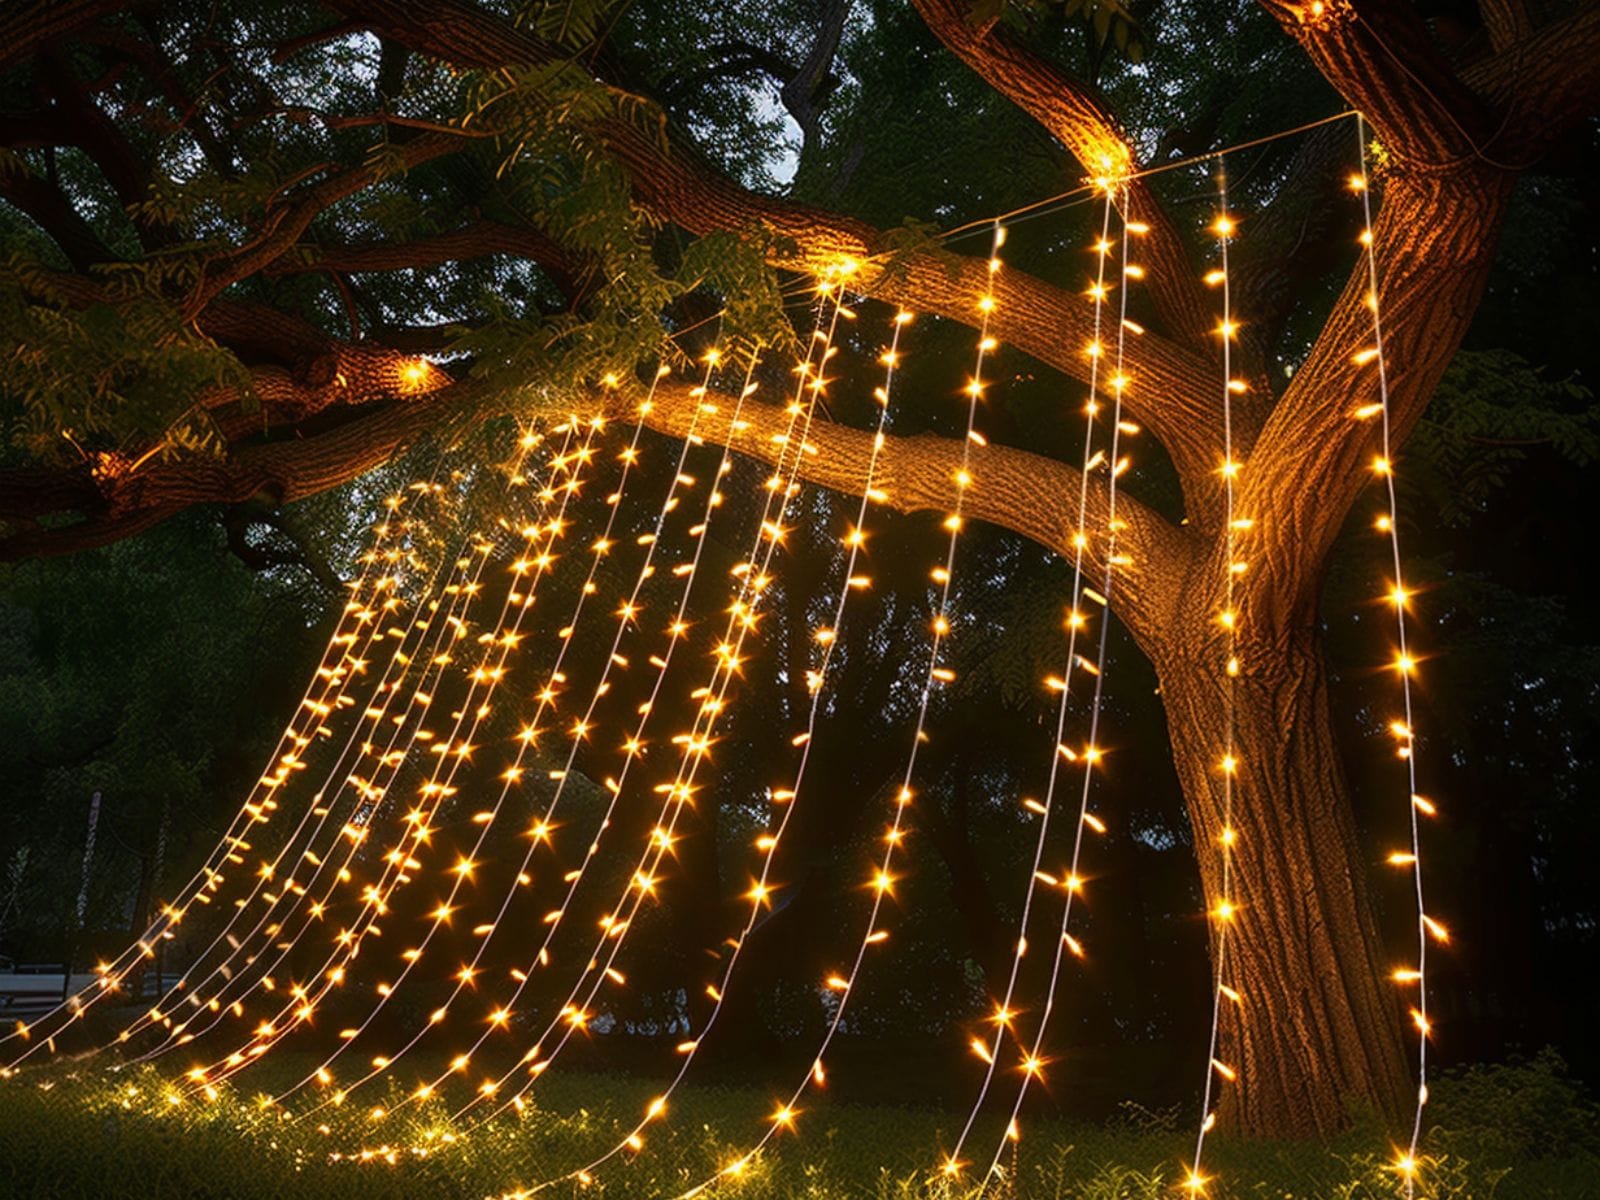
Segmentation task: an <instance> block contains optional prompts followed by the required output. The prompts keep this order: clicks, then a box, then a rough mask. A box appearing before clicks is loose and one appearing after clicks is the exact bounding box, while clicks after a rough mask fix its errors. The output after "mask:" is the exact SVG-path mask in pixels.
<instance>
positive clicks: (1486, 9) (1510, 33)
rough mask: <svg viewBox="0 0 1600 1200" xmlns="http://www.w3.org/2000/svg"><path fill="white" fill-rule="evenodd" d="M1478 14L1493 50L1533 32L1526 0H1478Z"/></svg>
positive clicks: (1502, 47)
mask: <svg viewBox="0 0 1600 1200" xmlns="http://www.w3.org/2000/svg"><path fill="white" fill-rule="evenodd" d="M1478 14H1479V15H1480V16H1481V17H1482V18H1483V27H1484V29H1485V30H1487V31H1488V34H1489V45H1490V46H1492V47H1494V49H1495V50H1497V51H1499V50H1504V49H1505V48H1506V47H1507V46H1513V45H1515V44H1516V43H1517V42H1520V41H1521V40H1522V39H1523V38H1525V37H1527V36H1528V35H1529V34H1530V33H1532V32H1533V14H1532V13H1531V12H1529V11H1528V4H1527V0H1478Z"/></svg>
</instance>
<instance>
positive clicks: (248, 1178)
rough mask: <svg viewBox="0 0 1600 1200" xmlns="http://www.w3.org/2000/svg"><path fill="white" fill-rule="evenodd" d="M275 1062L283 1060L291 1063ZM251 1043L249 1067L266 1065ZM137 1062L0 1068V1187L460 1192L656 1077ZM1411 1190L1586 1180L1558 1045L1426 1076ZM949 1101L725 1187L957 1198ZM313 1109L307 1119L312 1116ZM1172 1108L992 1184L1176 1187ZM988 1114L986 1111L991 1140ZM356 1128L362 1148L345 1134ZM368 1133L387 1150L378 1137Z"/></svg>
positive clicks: (624, 1191)
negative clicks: (358, 1084) (320, 1089)
mask: <svg viewBox="0 0 1600 1200" xmlns="http://www.w3.org/2000/svg"><path fill="white" fill-rule="evenodd" d="M296 1065H300V1064H290V1065H288V1066H285V1067H284V1068H283V1071H284V1076H285V1078H288V1077H290V1075H291V1074H292V1071H293V1067H294V1066H296ZM274 1069H276V1066H275V1064H263V1066H262V1068H261V1075H262V1076H263V1077H264V1078H262V1079H261V1080H259V1081H257V1082H256V1084H255V1086H257V1087H263V1086H269V1085H270V1084H271V1083H273V1082H276V1080H274V1079H272V1078H270V1077H269V1072H270V1071H272V1070H274ZM170 1090H171V1087H170V1084H169V1083H168V1082H167V1081H166V1080H164V1079H163V1078H162V1077H161V1076H159V1075H157V1074H155V1073H154V1072H152V1071H148V1070H145V1071H135V1070H129V1071H124V1072H121V1073H119V1074H114V1075H113V1074H110V1073H107V1072H104V1071H100V1070H94V1071H89V1070H84V1069H82V1068H77V1069H73V1068H66V1069H56V1070H53V1071H51V1072H48V1073H40V1074H33V1075H24V1076H22V1077H20V1078H18V1079H15V1080H12V1081H10V1082H8V1083H5V1084H0V1194H4V1195H13V1196H17V1197H27V1198H29V1200H90V1198H93V1200H212V1198H215V1200H222V1198H224V1197H226V1198H227V1200H286V1198H289V1197H294V1198H297V1200H298V1198H301V1197H305V1198H309V1200H320V1198H322V1197H328V1198H330V1200H346V1198H348V1200H399V1198H401V1197H404V1198H406V1200H417V1198H427V1197H441V1198H443V1197H450V1198H452V1200H456V1198H459V1200H475V1198H477V1197H485V1196H496V1197H498V1196H502V1195H504V1194H506V1193H510V1192H514V1191H515V1190H517V1189H518V1188H525V1187H532V1186H533V1185H537V1184H539V1183H541V1182H542V1181H544V1180H547V1179H550V1178H552V1177H556V1176H560V1175H563V1174H566V1173H568V1172H571V1171H572V1170H574V1169H575V1168H577V1167H579V1166H581V1165H583V1164H584V1163H586V1162H587V1161H588V1160H589V1159H591V1158H593V1157H594V1156H595V1155H596V1154H598V1153H600V1152H602V1151H604V1150H605V1149H606V1148H608V1147H609V1146H610V1145H611V1144H612V1143H614V1142H615V1140H616V1139H617V1137H618V1136H620V1134H621V1133H625V1132H626V1129H625V1127H624V1123H625V1122H626V1121H627V1120H628V1119H629V1118H631V1117H633V1116H634V1115H636V1114H638V1113H639V1112H640V1111H642V1108H643V1105H644V1104H645V1102H646V1101H647V1099H648V1098H649V1096H650V1095H651V1085H650V1084H649V1083H648V1082H647V1081H640V1080H638V1079H631V1078H625V1077H621V1076H615V1075H581V1074H573V1075H568V1076H562V1075H557V1074H555V1073H552V1074H551V1075H550V1076H549V1077H548V1078H547V1079H544V1080H542V1081H541V1083H540V1086H539V1088H538V1089H536V1090H535V1092H534V1093H533V1095H534V1096H535V1097H536V1098H537V1104H536V1105H533V1106H530V1107H529V1108H528V1109H527V1110H526V1111H525V1112H523V1113H522V1114H521V1115H518V1116H513V1117H509V1118H504V1119H501V1120H499V1121H496V1122H494V1123H491V1124H489V1125H487V1126H485V1127H482V1128H479V1129H475V1130H471V1131H470V1132H468V1131H465V1130H463V1129H462V1128H461V1127H455V1126H451V1125H450V1124H449V1122H448V1117H447V1113H448V1110H447V1109H446V1108H445V1107H443V1106H441V1105H439V1104H438V1102H437V1101H430V1102H429V1103H430V1104H431V1105H433V1107H427V1106H424V1107H421V1108H418V1107H416V1106H408V1107H405V1108H404V1109H403V1110H401V1111H399V1112H396V1113H394V1114H393V1115H391V1116H387V1117H385V1118H384V1119H383V1120H381V1121H374V1120H373V1119H372V1116H371V1112H370V1110H371V1107H372V1106H373V1105H374V1104H383V1103H386V1102H387V1103H389V1104H393V1103H394V1100H396V1099H398V1098H399V1097H398V1096H391V1097H390V1098H388V1100H387V1101H385V1099H383V1098H382V1097H378V1098H365V1099H364V1100H363V1103H362V1106H361V1107H360V1109H359V1110H357V1109H356V1107H355V1104H354V1101H352V1103H351V1104H350V1105H348V1106H345V1107H343V1108H339V1109H327V1110H324V1111H323V1112H321V1113H319V1114H317V1115H316V1116H314V1117H311V1118H309V1119H306V1120H301V1121H292V1120H287V1119H285V1118H284V1117H283V1116H281V1115H280V1114H277V1113H274V1112H272V1111H270V1110H266V1109H263V1108H262V1107H260V1105H259V1104H258V1103H257V1102H256V1100H255V1098H254V1096H253V1095H251V1094H248V1093H246V1092H243V1091H238V1092H235V1091H224V1092H222V1093H221V1094H220V1095H219V1096H218V1098H217V1099H216V1100H214V1101H209V1102H207V1101H204V1100H200V1101H186V1102H185V1103H183V1104H182V1105H179V1106H173V1105H171V1104H170V1103H168V1102H167V1100H166V1099H165V1096H166V1095H167V1094H168V1093H169V1092H170ZM771 1111H772V1103H771V1099H770V1096H769V1095H768V1093H766V1092H765V1091H762V1090H757V1089H749V1088H738V1087H700V1088H697V1089H692V1090H688V1091H685V1092H681V1093H680V1094H679V1095H678V1097H675V1100H674V1103H673V1106H672V1109H671V1111H670V1113H669V1114H667V1117H666V1119H665V1120H663V1121H662V1122H661V1123H659V1124H657V1125H655V1126H652V1128H651V1132H650V1139H649V1144H648V1146H647V1147H646V1148H645V1150H644V1152H643V1153H641V1154H639V1155H637V1156H629V1159H628V1160H626V1161H622V1160H619V1161H614V1162H613V1163H612V1164H611V1165H610V1166H609V1167H607V1168H605V1169H603V1170H601V1171H598V1172H596V1174H595V1177H594V1180H593V1182H592V1184H590V1185H588V1186H584V1185H581V1184H580V1183H579V1182H578V1181H577V1180H573V1179H567V1180H565V1181H564V1182H561V1183H559V1184H557V1185H554V1186H551V1187H549V1188H548V1189H547V1190H544V1191H542V1192H541V1193H540V1194H543V1195H548V1196H551V1197H567V1196H576V1195H579V1194H581V1195H582V1196H584V1197H585V1200H591V1198H595V1197H608V1198H612V1200H644V1198H645V1197H654V1196H664V1197H672V1196H677V1195H679V1194H680V1193H682V1192H683V1191H684V1190H685V1189H687V1188H689V1187H692V1186H693V1185H695V1184H696V1183H699V1182H700V1181H701V1180H702V1179H704V1178H706V1177H708V1176H710V1175H713V1174H714V1173H715V1172H716V1171H717V1170H718V1169H719V1168H720V1167H722V1166H723V1165H725V1164H727V1163H728V1162H729V1161H731V1160H732V1159H734V1158H735V1157H737V1156H738V1155H739V1153H740V1152H741V1150H742V1149H743V1147H744V1145H745V1144H746V1143H747V1142H748V1140H749V1139H751V1138H753V1137H755V1136H757V1135H758V1134H759V1132H760V1131H761V1129H762V1128H763V1127H764V1121H765V1118H766V1117H768V1116H769V1115H770V1113H771ZM1431 1111H1432V1112H1433V1114H1434V1116H1435V1118H1436V1119H1437V1120H1438V1122H1439V1124H1438V1126H1437V1127H1436V1128H1435V1129H1433V1130H1432V1131H1431V1132H1430V1134H1429V1137H1428V1140H1427V1143H1426V1146H1425V1149H1426V1152H1427V1156H1426V1160H1425V1166H1426V1170H1425V1174H1424V1176H1423V1184H1422V1187H1421V1188H1420V1189H1419V1192H1418V1194H1419V1196H1422V1197H1428V1198H1431V1200H1545V1198H1551V1200H1554V1198H1557V1197H1559V1198H1561V1200H1583V1198H1585V1197H1600V1122H1597V1113H1596V1109H1595V1108H1594V1106H1593V1105H1591V1104H1589V1103H1588V1102H1587V1101H1586V1100H1585V1099H1584V1097H1583V1095H1582V1093H1581V1091H1580V1089H1579V1088H1578V1087H1577V1086H1576V1085H1575V1084H1573V1083H1572V1082H1571V1081H1570V1080H1568V1079H1567V1078H1566V1076H1565V1074H1564V1072H1563V1071H1562V1069H1561V1066H1560V1063H1559V1061H1558V1060H1556V1059H1555V1058H1554V1056H1553V1055H1547V1056H1541V1057H1539V1058H1537V1059H1534V1060H1533V1061H1531V1062H1527V1063H1522V1064H1519V1065H1513V1066H1510V1067H1496V1068H1478V1069H1475V1070H1472V1071H1467V1072H1463V1073H1459V1074H1457V1075H1455V1076H1453V1077H1451V1078H1448V1079H1445V1080H1441V1081H1440V1082H1439V1083H1438V1084H1437V1086H1436V1087H1435V1088H1434V1103H1433V1105H1432V1106H1431ZM962 1115H964V1114H959V1113H955V1112H952V1111H949V1110H939V1109H915V1108H906V1107H891V1106H883V1105H850V1104H830V1103H828V1102H827V1101H826V1100H825V1099H824V1100H813V1101H812V1103H811V1105H810V1107H809V1108H808V1109H807V1110H806V1111H804V1112H803V1113H802V1114H801V1115H800V1117H799V1121H798V1131H799V1135H798V1136H797V1137H788V1136H786V1137H783V1138H781V1139H780V1140H779V1142H778V1143H777V1145H776V1149H775V1150H774V1151H773V1152H770V1153H769V1154H768V1155H766V1156H763V1157H762V1158H760V1159H758V1160H756V1162H755V1163H754V1164H753V1165H752V1166H751V1168H750V1170H749V1171H748V1172H747V1173H746V1174H745V1175H744V1176H743V1177H742V1178H741V1179H739V1180H738V1181H737V1182H733V1181H729V1182H726V1183H723V1184H719V1185H718V1186H717V1187H716V1188H714V1189H713V1190H712V1192H711V1193H710V1194H711V1195H717V1196H725V1197H729V1198H735V1197H736V1198H737V1200H846V1198H849V1200H856V1198H860V1200H961V1198H962V1197H963V1196H970V1194H971V1188H970V1186H969V1187H967V1188H960V1187H952V1186H951V1185H950V1184H949V1183H948V1182H946V1181H944V1180H942V1179H939V1178H937V1177H936V1175H935V1173H934V1171H933V1170H932V1168H933V1167H934V1166H936V1164H937V1157H938V1147H939V1146H941V1145H944V1144H948V1142H949V1140H950V1136H951V1134H952V1132H953V1128H954V1127H956V1126H957V1125H958V1124H959V1120H960V1118H961V1116H962ZM324 1122H325V1124H322V1123H324ZM1187 1125H1188V1122H1187V1120H1186V1119H1185V1118H1181V1117H1179V1116H1178V1115H1177V1114H1151V1113H1148V1112H1143V1111H1140V1110H1133V1109H1130V1110H1128V1111H1127V1113H1126V1115H1125V1116H1124V1117H1123V1118H1121V1119H1118V1120H1116V1121H1112V1122H1109V1123H1107V1124H1104V1125H1093V1124H1087V1123H1058V1122H1052V1121H1048V1120H1042V1119H1041V1120H1034V1121H1030V1122H1029V1123H1028V1124H1027V1127H1026V1135H1027V1136H1026V1137H1025V1138H1024V1139H1023V1141H1022V1142H1021V1143H1020V1144H1018V1145H1016V1146H1015V1147H1012V1148H1009V1149H1008V1151H1007V1153H1006V1155H1005V1157H1004V1158H1003V1159H1002V1163H1003V1165H1004V1167H1005V1172H1006V1173H1005V1175H1004V1176H1003V1177H1002V1178H1001V1179H1000V1180H998V1181H997V1183H996V1184H995V1185H993V1186H991V1187H990V1188H989V1189H988V1190H987V1191H986V1192H985V1195H986V1196H988V1197H992V1198H994V1200H1157V1198H1160V1200H1170V1198H1172V1197H1174V1196H1178V1195H1183V1194H1184V1191H1183V1189H1182V1187H1181V1181H1182V1178H1183V1171H1182V1166H1181V1163H1182V1161H1183V1157H1184V1155H1185V1153H1186V1152H1187V1151H1188V1149H1189V1147H1190V1133H1189V1132H1188V1130H1187ZM1000 1132H1001V1131H1000V1128H999V1125H998V1123H991V1124H989V1125H985V1126H980V1127H979V1133H980V1135H981V1136H979V1137H978V1138H977V1139H976V1140H975V1141H974V1142H973V1143H972V1145H973V1147H974V1148H975V1153H974V1155H973V1156H974V1157H977V1156H979V1155H982V1156H984V1157H986V1156H987V1153H988V1151H989V1149H990V1148H992V1147H993V1146H994V1145H995V1143H996V1140H997V1138H998V1137H999V1135H1000ZM1211 1145H1212V1149H1211V1150H1210V1151H1208V1154H1209V1155H1210V1169H1211V1170H1212V1171H1213V1172H1214V1173H1215V1180H1216V1181H1215V1183H1214V1184H1213V1185H1212V1186H1211V1188H1210V1189H1208V1194H1209V1195H1210V1196H1212V1197H1213V1198H1214V1200H1227V1198H1229V1197H1235V1198H1238V1200H1379V1198H1382V1200H1393V1198H1395V1197H1397V1196H1398V1195H1399V1194H1400V1193H1399V1188H1398V1186H1397V1177H1396V1176H1395V1174H1394V1172H1393V1171H1392V1170H1391V1169H1390V1168H1389V1165H1388V1164H1389V1162H1390V1161H1391V1158H1392V1156H1391V1153H1390V1151H1389V1148H1388V1143H1387V1141H1386V1139H1385V1137H1384V1136H1383V1133H1382V1131H1381V1130H1380V1129H1379V1128H1378V1127H1377V1126H1376V1124H1374V1123H1372V1122H1363V1121H1358V1122H1357V1123H1356V1124H1355V1126H1354V1127H1353V1128H1352V1129H1351V1130H1350V1131H1349V1132H1348V1133H1346V1134H1344V1135H1342V1136H1341V1137H1339V1138H1338V1139H1336V1140H1335V1141H1333V1142H1331V1143H1329V1144H1326V1145H1323V1144H1305V1143H1294V1144H1289V1143H1284V1144H1268V1143H1255V1144H1241V1143H1237V1142H1232V1141H1230V1139H1228V1138H1226V1137H1223V1136H1218V1137H1215V1138H1214V1139H1213V1141H1212V1143H1211ZM363 1146H366V1147H367V1148H368V1150H369V1154H368V1155H367V1156H366V1160H365V1161H362V1160H361V1156H360V1155H356V1154H353V1152H354V1151H356V1150H358V1149H359V1148H361V1147H363ZM380 1147H383V1148H385V1149H384V1150H380V1149H379V1148H380Z"/></svg>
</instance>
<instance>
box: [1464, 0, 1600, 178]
mask: <svg viewBox="0 0 1600 1200" xmlns="http://www.w3.org/2000/svg"><path fill="white" fill-rule="evenodd" d="M1462 77H1463V79H1465V81H1466V83H1467V84H1468V86H1470V87H1471V88H1472V89H1473V91H1475V92H1476V93H1477V94H1478V95H1480V96H1482V97H1483V98H1484V100H1485V102H1487V103H1488V104H1489V105H1491V106H1492V107H1493V108H1494V109H1495V110H1496V111H1497V112H1499V113H1500V114H1502V115H1501V116H1500V118H1499V120H1498V122H1497V124H1496V127H1495V131H1494V137H1493V139H1492V140H1491V141H1490V142H1489V143H1488V145H1487V147H1486V149H1487V150H1489V151H1490V153H1491V154H1492V155H1493V156H1494V157H1495V158H1501V157H1502V156H1503V157H1504V158H1505V159H1507V160H1509V161H1511V162H1512V163H1515V164H1523V163H1528V162H1530V161H1531V160H1532V159H1533V158H1535V157H1536V156H1537V155H1538V154H1539V153H1540V152H1541V151H1543V150H1544V148H1545V147H1547V146H1549V145H1550V144H1551V143H1553V142H1554V141H1555V140H1556V139H1557V138H1559V137H1560V136H1562V135H1563V134H1564V133H1566V132H1567V131H1568V130H1569V129H1571V128H1572V127H1573V126H1574V125H1575V124H1576V123H1577V122H1579V121H1581V120H1583V119H1584V118H1586V117H1591V116H1593V115H1594V114H1595V112H1596V111H1600V4H1582V5H1579V6H1578V8H1577V10H1576V11H1575V12H1573V13H1572V14H1571V15H1569V16H1566V17H1563V18H1562V19H1561V20H1559V21H1554V22H1552V23H1551V24H1549V25H1547V26H1545V27H1544V28H1543V29H1541V30H1539V32H1537V33H1535V34H1532V35H1530V36H1528V37H1526V38H1523V39H1522V40H1521V41H1519V42H1517V43H1515V44H1514V45H1512V46H1511V47H1509V48H1508V49H1506V50H1505V51H1503V52H1502V53H1500V54H1497V55H1495V56H1494V57H1493V58H1491V59H1489V60H1487V61H1485V62H1482V63H1477V64H1475V65H1474V66H1473V67H1472V68H1471V69H1469V70H1468V71H1466V72H1465V73H1464V74H1463V76H1462ZM1502 147H1504V149H1502Z"/></svg>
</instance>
